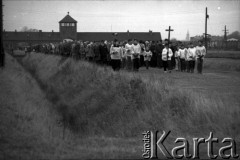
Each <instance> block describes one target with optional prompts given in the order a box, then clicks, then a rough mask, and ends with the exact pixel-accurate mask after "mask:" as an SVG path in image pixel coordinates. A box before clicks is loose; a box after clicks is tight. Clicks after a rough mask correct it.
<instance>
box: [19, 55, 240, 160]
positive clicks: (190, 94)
mask: <svg viewBox="0 0 240 160" xmlns="http://www.w3.org/2000/svg"><path fill="white" fill-rule="evenodd" d="M206 61H207V60H206ZM21 63H22V65H23V66H24V68H25V69H26V70H27V71H29V72H30V73H31V75H32V76H33V77H34V78H35V79H36V80H37V81H38V83H39V85H40V86H41V88H42V90H43V91H44V92H45V93H46V98H47V99H48V100H49V101H50V102H51V103H53V106H54V110H55V111H56V112H57V113H58V115H59V116H60V117H61V120H60V121H61V123H62V124H63V126H64V128H66V130H67V131H68V130H69V131H70V132H71V133H73V134H74V135H75V136H77V137H78V138H80V139H81V138H83V139H87V138H88V137H96V136H97V137H112V138H122V140H120V141H119V142H117V143H119V144H120V143H122V142H124V141H123V139H125V138H130V139H131V138H134V139H135V138H137V139H136V140H138V141H139V140H140V142H137V144H140V145H141V143H142V142H141V138H142V136H141V133H142V131H144V130H172V131H173V135H174V136H176V135H178V136H184V137H193V136H200V137H203V136H208V135H209V132H210V131H212V132H214V133H216V134H215V135H216V136H218V137H219V138H220V137H225V136H231V137H233V138H236V139H238V140H239V127H238V126H239V125H240V124H239V123H240V109H239V106H238V104H239V103H236V101H234V100H233V101H231V100H228V98H226V97H224V98H223V97H221V96H220V95H219V96H215V95H209V94H203V93H198V92H195V91H192V90H186V89H184V90H183V89H182V88H181V87H180V86H179V85H178V83H176V82H175V80H173V79H172V77H170V76H164V75H160V76H156V75H154V74H152V75H151V74H149V75H148V76H144V75H143V74H139V73H134V74H132V73H127V72H125V71H120V72H117V73H115V72H113V71H112V70H111V69H110V68H108V67H99V66H97V65H94V64H90V63H88V62H82V61H78V62H77V61H74V60H72V59H66V58H62V57H58V56H53V55H43V54H30V55H27V56H26V57H24V58H23V59H22V60H21ZM206 65H208V67H209V69H211V68H213V69H214V67H215V66H214V64H213V63H212V62H211V63H210V64H209V63H206ZM219 66H221V65H219ZM230 69H231V70H232V71H236V69H235V68H234V67H230ZM183 75H184V76H186V74H183ZM181 76H182V75H181ZM181 76H179V77H177V78H178V79H179V78H181ZM194 78H196V79H200V81H206V80H208V79H207V78H201V75H194ZM224 96H226V95H224ZM230 96H231V95H230ZM229 98H230V97H229ZM59 134H62V133H59ZM70 135H71V134H69V135H66V137H69V136H70ZM173 135H172V136H173ZM75 136H74V137H75ZM105 143H106V144H107V143H108V142H104V143H103V144H105ZM131 143H132V142H131ZM190 143H191V142H190ZM90 144H91V142H90V143H89V144H88V145H90ZM94 144H95V143H93V145H94ZM103 144H101V145H103ZM95 145H96V144H95ZM115 147H116V146H115ZM131 147H133V148H136V149H139V148H141V146H136V143H135V141H134V142H133V144H132V146H131ZM83 148H84V145H83ZM87 148H88V147H87ZM87 148H85V150H86V149H87ZM98 148H99V146H98ZM95 149H96V148H95ZM87 150H88V149H87ZM89 150H90V148H89ZM100 150H101V149H100ZM89 152H91V151H89ZM107 152H109V151H108V150H106V153H107ZM83 154H89V155H91V153H83ZM114 154H116V155H117V153H114V152H112V153H111V155H107V156H106V155H104V153H102V152H101V154H100V156H98V157H101V156H103V157H115V156H114ZM137 154H138V155H135V156H134V157H139V156H140V154H141V151H137ZM117 157H118V156H117ZM122 157H128V156H127V155H122Z"/></svg>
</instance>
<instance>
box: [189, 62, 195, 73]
mask: <svg viewBox="0 0 240 160" xmlns="http://www.w3.org/2000/svg"><path fill="white" fill-rule="evenodd" d="M189 68H190V72H191V73H194V68H195V60H191V61H189Z"/></svg>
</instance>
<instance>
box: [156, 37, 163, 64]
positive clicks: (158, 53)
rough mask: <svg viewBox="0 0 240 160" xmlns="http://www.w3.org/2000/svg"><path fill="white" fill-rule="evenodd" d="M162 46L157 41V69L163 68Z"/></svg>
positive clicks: (160, 42)
mask: <svg viewBox="0 0 240 160" xmlns="http://www.w3.org/2000/svg"><path fill="white" fill-rule="evenodd" d="M163 48H164V46H163V45H162V41H161V40H160V41H158V42H157V45H156V55H157V67H158V68H162V67H163V61H162V50H163Z"/></svg>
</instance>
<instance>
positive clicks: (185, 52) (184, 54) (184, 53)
mask: <svg viewBox="0 0 240 160" xmlns="http://www.w3.org/2000/svg"><path fill="white" fill-rule="evenodd" d="M186 54H187V50H186V48H184V49H181V48H180V49H179V57H180V58H181V59H186Z"/></svg>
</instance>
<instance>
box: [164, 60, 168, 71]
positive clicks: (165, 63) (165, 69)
mask: <svg viewBox="0 0 240 160" xmlns="http://www.w3.org/2000/svg"><path fill="white" fill-rule="evenodd" d="M167 67H168V61H163V70H164V71H167Z"/></svg>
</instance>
